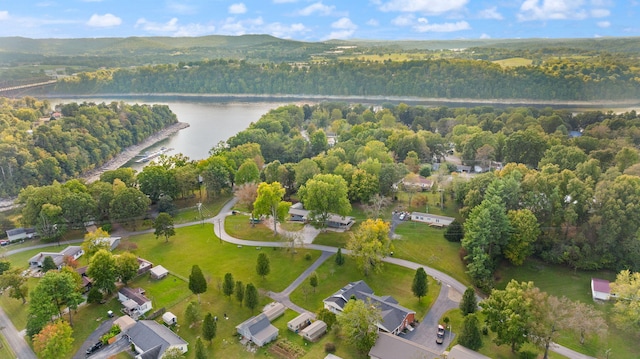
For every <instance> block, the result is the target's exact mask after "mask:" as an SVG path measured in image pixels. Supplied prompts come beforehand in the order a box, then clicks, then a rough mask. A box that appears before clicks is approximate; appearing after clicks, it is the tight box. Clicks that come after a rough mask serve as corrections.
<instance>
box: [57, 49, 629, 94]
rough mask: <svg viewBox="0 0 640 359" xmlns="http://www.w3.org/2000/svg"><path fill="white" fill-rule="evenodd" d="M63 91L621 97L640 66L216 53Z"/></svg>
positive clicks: (113, 74)
mask: <svg viewBox="0 0 640 359" xmlns="http://www.w3.org/2000/svg"><path fill="white" fill-rule="evenodd" d="M56 92H58V93H196V94H209V93H233V94H306V95H333V96H416V97H431V98H469V99H495V98H502V99H535V100H614V99H615V100H620V99H637V98H638V96H639V95H640V69H638V68H633V67H630V66H627V65H625V64H622V63H617V62H613V61H608V60H607V59H605V60H600V59H597V58H594V59H592V60H588V61H584V60H582V61H576V60H571V59H567V60H557V61H554V62H549V63H545V65H544V66H526V67H525V66H523V67H508V68H503V67H501V66H500V65H497V64H493V63H491V62H488V61H478V60H463V59H440V60H425V61H404V62H391V61H388V62H384V63H380V62H369V61H335V62H328V63H319V64H317V63H312V64H306V65H300V66H296V65H293V66H292V65H290V64H279V65H277V64H265V65H257V64H251V63H248V62H245V61H234V60H229V61H227V60H215V61H205V62H198V63H190V64H188V65H185V66H177V65H158V66H145V67H139V68H135V69H118V70H112V71H111V70H101V71H98V72H93V73H82V74H80V75H79V76H77V77H70V78H66V79H64V80H62V81H61V82H59V83H58V84H57V86H56Z"/></svg>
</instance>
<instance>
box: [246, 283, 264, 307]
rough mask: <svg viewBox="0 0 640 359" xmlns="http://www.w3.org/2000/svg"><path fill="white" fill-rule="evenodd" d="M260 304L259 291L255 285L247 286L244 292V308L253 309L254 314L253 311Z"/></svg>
mask: <svg viewBox="0 0 640 359" xmlns="http://www.w3.org/2000/svg"><path fill="white" fill-rule="evenodd" d="M259 302H260V298H259V297H258V290H257V289H256V287H255V286H254V285H253V283H249V284H247V287H246V288H245V290H244V306H245V307H247V308H249V309H251V313H252V314H253V310H254V309H256V307H257V306H258V303H259Z"/></svg>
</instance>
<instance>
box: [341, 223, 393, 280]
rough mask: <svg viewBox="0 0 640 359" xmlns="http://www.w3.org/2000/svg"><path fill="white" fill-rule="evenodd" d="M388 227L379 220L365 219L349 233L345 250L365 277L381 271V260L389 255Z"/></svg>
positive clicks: (387, 224)
mask: <svg viewBox="0 0 640 359" xmlns="http://www.w3.org/2000/svg"><path fill="white" fill-rule="evenodd" d="M389 230H390V225H389V223H388V222H385V221H383V220H381V219H376V220H372V219H367V220H366V221H364V222H362V224H361V225H360V227H358V229H357V230H356V232H354V233H351V236H350V237H349V240H348V241H347V249H348V250H349V251H351V254H350V255H351V256H352V257H354V258H355V260H356V263H357V264H358V268H359V269H360V270H361V271H362V272H363V274H364V275H365V276H367V275H369V273H371V272H379V271H381V270H382V263H383V262H382V259H383V258H384V257H386V256H388V255H389V253H391V239H390V238H389Z"/></svg>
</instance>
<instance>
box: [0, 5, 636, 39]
mask: <svg viewBox="0 0 640 359" xmlns="http://www.w3.org/2000/svg"><path fill="white" fill-rule="evenodd" d="M639 19H640V0H497V1H489V0H237V1H226V0H184V1H178V0H128V1H123V0H39V1H30V0H0V36H3V37H4V36H23V37H30V38H81V37H84V38H86V37H129V36H205V35H243V34H269V35H273V36H276V37H280V38H286V39H293V40H301V41H325V40H329V39H372V40H448V39H483V38H484V39H489V38H493V39H505V38H511V39H513V38H595V37H620V36H640V22H639V21H638V20H639Z"/></svg>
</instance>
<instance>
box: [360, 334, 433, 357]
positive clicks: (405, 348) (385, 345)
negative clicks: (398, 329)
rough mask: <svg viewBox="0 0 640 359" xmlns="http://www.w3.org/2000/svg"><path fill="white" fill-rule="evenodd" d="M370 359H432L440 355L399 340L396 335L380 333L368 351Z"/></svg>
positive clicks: (415, 344) (402, 339) (416, 344)
mask: <svg viewBox="0 0 640 359" xmlns="http://www.w3.org/2000/svg"><path fill="white" fill-rule="evenodd" d="M369 358H370V359H396V358H411V359H432V358H440V353H436V352H435V351H432V350H431V349H429V348H427V347H425V346H423V345H420V344H418V343H414V342H412V341H409V340H406V339H404V338H401V337H399V336H397V335H392V334H389V333H384V332H380V333H378V339H377V340H376V344H375V345H374V346H373V347H372V348H371V350H369Z"/></svg>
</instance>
